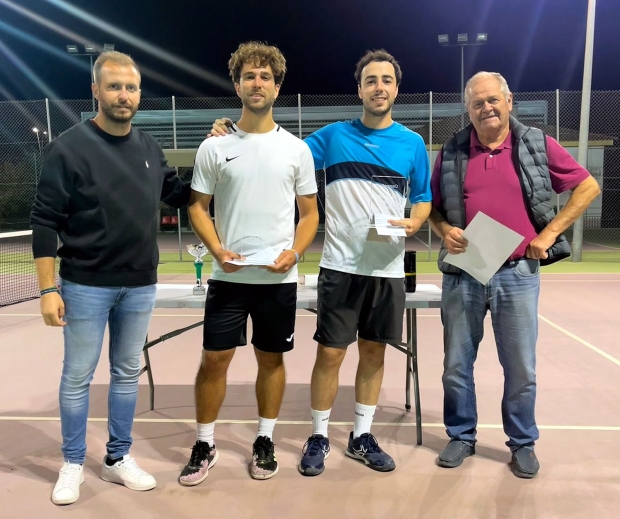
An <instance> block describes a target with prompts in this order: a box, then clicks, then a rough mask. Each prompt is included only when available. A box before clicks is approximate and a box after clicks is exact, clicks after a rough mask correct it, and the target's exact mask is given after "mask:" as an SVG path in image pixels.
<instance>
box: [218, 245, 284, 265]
mask: <svg viewBox="0 0 620 519" xmlns="http://www.w3.org/2000/svg"><path fill="white" fill-rule="evenodd" d="M279 255H280V254H279V252H278V251H277V250H276V249H274V248H273V247H269V248H267V249H264V250H262V251H258V252H255V253H254V254H250V255H248V256H245V257H244V259H242V260H238V259H234V260H228V261H227V262H226V263H231V264H232V265H240V266H242V267H263V266H266V265H273V264H274V263H275V262H276V258H277V257H278V256H279Z"/></svg>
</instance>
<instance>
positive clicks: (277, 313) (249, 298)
mask: <svg viewBox="0 0 620 519" xmlns="http://www.w3.org/2000/svg"><path fill="white" fill-rule="evenodd" d="M207 283H208V285H209V289H208V290H207V301H206V304H205V322H204V329H203V342H202V347H203V348H204V349H205V350H209V351H224V350H230V349H232V348H235V347H237V346H245V345H246V344H247V339H246V329H247V324H248V315H249V316H250V317H251V318H252V329H253V334H252V344H253V345H254V346H255V347H256V349H258V350H260V351H264V352H268V353H283V352H285V351H290V350H292V349H293V335H294V334H295V313H296V309H297V283H280V284H273V285H251V284H247V283H230V282H228V281H215V280H213V279H210V280H209V281H208V282H207Z"/></svg>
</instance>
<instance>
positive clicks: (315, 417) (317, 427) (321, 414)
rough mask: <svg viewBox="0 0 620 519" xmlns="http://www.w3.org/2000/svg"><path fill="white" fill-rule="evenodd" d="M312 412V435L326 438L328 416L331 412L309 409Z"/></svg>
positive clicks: (329, 410)
mask: <svg viewBox="0 0 620 519" xmlns="http://www.w3.org/2000/svg"><path fill="white" fill-rule="evenodd" d="M310 411H311V412H312V434H313V435H314V434H322V435H323V436H324V437H325V438H327V426H328V425H329V415H330V414H331V412H332V410H331V409H328V410H327V411H317V410H316V409H310Z"/></svg>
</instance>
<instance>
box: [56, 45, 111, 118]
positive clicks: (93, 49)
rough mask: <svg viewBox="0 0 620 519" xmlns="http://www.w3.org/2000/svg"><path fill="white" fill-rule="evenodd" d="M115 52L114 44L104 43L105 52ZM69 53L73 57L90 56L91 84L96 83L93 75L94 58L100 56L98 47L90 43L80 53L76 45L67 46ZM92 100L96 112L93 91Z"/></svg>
mask: <svg viewBox="0 0 620 519" xmlns="http://www.w3.org/2000/svg"><path fill="white" fill-rule="evenodd" d="M111 50H114V44H113V43H104V44H103V52H106V51H111ZM67 52H68V53H69V54H71V55H73V56H88V57H89V58H90V81H91V83H94V82H95V76H94V74H93V56H98V55H99V54H100V52H99V51H98V48H97V46H96V45H93V44H92V43H88V44H86V45H84V52H80V50H79V49H78V46H77V45H75V44H70V45H67ZM91 100H92V103H93V112H94V111H95V94H93V93H92V91H91Z"/></svg>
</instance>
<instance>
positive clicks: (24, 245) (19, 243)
mask: <svg viewBox="0 0 620 519" xmlns="http://www.w3.org/2000/svg"><path fill="white" fill-rule="evenodd" d="M36 297H39V286H38V283H37V275H36V270H35V267H34V260H33V259H32V231H19V232H5V233H0V307H1V306H7V305H14V304H16V303H21V302H22V301H27V300H29V299H34V298H36Z"/></svg>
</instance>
